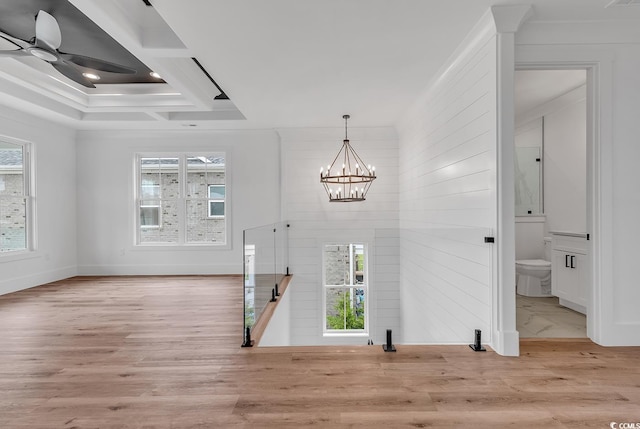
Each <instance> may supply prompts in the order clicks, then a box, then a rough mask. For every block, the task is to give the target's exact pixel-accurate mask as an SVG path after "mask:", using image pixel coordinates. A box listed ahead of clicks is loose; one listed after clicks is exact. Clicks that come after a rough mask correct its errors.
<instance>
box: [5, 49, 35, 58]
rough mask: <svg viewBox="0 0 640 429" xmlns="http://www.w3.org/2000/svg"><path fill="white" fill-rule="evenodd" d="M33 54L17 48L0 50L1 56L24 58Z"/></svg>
mask: <svg viewBox="0 0 640 429" xmlns="http://www.w3.org/2000/svg"><path fill="white" fill-rule="evenodd" d="M31 56H32V55H31V54H30V53H28V52H27V51H24V50H22V49H17V50H15V51H0V57H13V58H24V57H31Z"/></svg>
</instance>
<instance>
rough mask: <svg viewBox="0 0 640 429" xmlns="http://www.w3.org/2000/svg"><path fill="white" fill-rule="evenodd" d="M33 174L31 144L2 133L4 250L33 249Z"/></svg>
mask: <svg viewBox="0 0 640 429" xmlns="http://www.w3.org/2000/svg"><path fill="white" fill-rule="evenodd" d="M30 178H31V156H30V146H29V144H27V143H22V142H17V141H16V142H13V141H8V139H7V138H3V137H0V252H3V253H4V252H17V251H27V250H33V237H32V234H31V231H32V230H33V228H32V224H33V213H32V206H33V204H32V203H33V202H32V193H33V192H32V187H31V180H30Z"/></svg>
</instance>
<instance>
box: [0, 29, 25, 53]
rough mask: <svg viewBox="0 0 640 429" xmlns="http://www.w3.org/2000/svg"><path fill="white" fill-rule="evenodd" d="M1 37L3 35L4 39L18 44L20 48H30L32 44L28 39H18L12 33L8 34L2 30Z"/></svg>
mask: <svg viewBox="0 0 640 429" xmlns="http://www.w3.org/2000/svg"><path fill="white" fill-rule="evenodd" d="M0 37H2V38H3V39H4V40H6V41H7V42H9V43H13V44H14V45H16V46H17V47H19V48H22V49H25V48H28V47H29V46H31V45H30V44H29V43H28V42H27V41H25V40H22V39H18V38H17V37H13V36H12V35H10V34H7V33H5V32H3V31H0Z"/></svg>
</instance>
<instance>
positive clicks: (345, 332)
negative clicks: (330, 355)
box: [322, 240, 371, 337]
mask: <svg viewBox="0 0 640 429" xmlns="http://www.w3.org/2000/svg"><path fill="white" fill-rule="evenodd" d="M347 245H348V246H349V255H351V254H352V253H351V247H352V246H354V245H361V246H363V254H364V267H363V283H362V284H355V283H354V279H350V284H348V285H328V284H327V281H326V275H327V271H326V268H327V261H326V253H325V248H326V247H327V246H347ZM354 263H355V261H353V260H351V257H350V266H351V265H352V264H354ZM349 272H350V273H352V272H353V269H352V268H351V267H350V269H349ZM350 277H351V276H350ZM369 282H370V279H369V245H368V244H367V243H366V242H364V241H359V240H344V242H337V241H336V242H331V243H323V245H322V333H323V336H326V337H330V336H345V337H346V336H363V337H367V336H369V324H370V319H371V312H370V309H371V306H370V304H369V302H370V301H371V289H370V284H369ZM335 288H344V289H345V290H348V289H350V288H358V289H364V293H365V295H364V296H365V300H364V329H327V289H335Z"/></svg>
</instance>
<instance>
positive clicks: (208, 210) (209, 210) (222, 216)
mask: <svg viewBox="0 0 640 429" xmlns="http://www.w3.org/2000/svg"><path fill="white" fill-rule="evenodd" d="M212 186H221V187H223V188H224V198H209V199H208V201H207V212H208V215H209V218H211V219H225V218H226V217H227V185H226V184H225V183H219V184H218V183H215V184H214V183H212V184H209V185H207V195H208V196H211V187H212ZM211 203H223V204H224V213H223V214H222V215H214V214H211Z"/></svg>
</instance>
